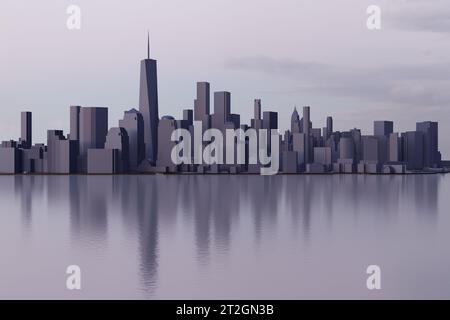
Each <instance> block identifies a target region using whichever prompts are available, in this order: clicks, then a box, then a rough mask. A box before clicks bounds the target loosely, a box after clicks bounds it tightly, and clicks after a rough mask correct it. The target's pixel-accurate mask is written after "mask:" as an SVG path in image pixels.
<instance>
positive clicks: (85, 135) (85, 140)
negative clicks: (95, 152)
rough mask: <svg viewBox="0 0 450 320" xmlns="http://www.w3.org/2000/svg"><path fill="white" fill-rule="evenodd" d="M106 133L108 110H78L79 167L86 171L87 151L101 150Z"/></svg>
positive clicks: (90, 108)
mask: <svg viewBox="0 0 450 320" xmlns="http://www.w3.org/2000/svg"><path fill="white" fill-rule="evenodd" d="M107 132H108V108H94V107H88V108H81V109H80V148H79V155H80V167H79V169H80V170H81V171H82V172H86V171H87V153H88V149H101V148H103V147H104V146H105V140H106V134H107Z"/></svg>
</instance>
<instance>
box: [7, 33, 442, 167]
mask: <svg viewBox="0 0 450 320" xmlns="http://www.w3.org/2000/svg"><path fill="white" fill-rule="evenodd" d="M140 64H141V70H140V84H139V111H137V110H135V109H133V108H131V109H130V110H126V111H125V112H124V117H123V119H122V120H119V122H118V125H119V126H118V127H108V108H105V107H81V106H70V133H68V135H67V137H66V136H64V133H63V130H60V129H57V130H48V131H47V144H46V145H45V144H41V143H39V144H35V145H33V144H32V113H31V112H29V111H24V112H22V113H21V136H20V138H19V139H18V141H15V140H9V141H3V142H2V145H1V148H0V173H62V174H64V173H65V174H71V173H88V174H91V173H92V174H115V173H182V172H184V173H258V172H261V173H262V172H263V171H264V170H265V169H264V168H266V167H268V166H270V168H272V167H274V168H275V169H274V171H273V172H272V174H274V173H279V172H281V173H407V172H424V171H427V172H443V171H444V169H443V168H442V164H445V165H447V162H442V163H441V160H442V155H441V153H440V152H439V143H438V123H437V122H433V121H429V120H426V121H421V122H417V123H416V129H415V130H411V131H407V132H398V131H394V123H393V121H389V120H374V129H373V134H372V135H364V134H362V132H361V130H360V129H358V128H357V127H356V126H355V127H354V128H351V129H349V130H348V131H337V130H334V129H333V118H332V116H327V118H326V121H325V123H324V124H325V127H321V126H319V127H314V126H313V123H312V121H311V115H310V107H309V106H304V107H303V112H302V118H300V116H299V113H298V111H297V107H294V110H293V112H292V115H291V126H290V129H287V130H286V131H284V132H283V130H280V128H279V124H278V119H279V117H278V113H277V112H274V111H269V110H267V111H265V110H263V108H262V101H261V99H260V98H256V99H254V106H253V109H254V110H253V113H254V118H253V119H251V122H250V124H245V123H241V118H240V114H237V113H232V103H231V93H230V92H228V91H214V92H213V108H214V110H213V112H211V110H210V109H211V105H210V104H211V103H210V102H211V92H210V84H209V83H208V82H205V81H203V82H197V94H196V98H195V99H194V102H193V107H192V108H188V109H183V118H182V119H179V120H176V119H175V118H174V117H173V116H170V115H165V116H162V117H161V118H160V117H159V106H158V76H157V61H156V60H155V59H151V58H150V36H149V34H147V57H146V58H144V59H143V60H141V62H140ZM261 113H262V117H261ZM196 127H197V128H196ZM214 130H215V131H214ZM229 131H231V132H233V133H234V136H230V137H229V136H228V132H229ZM180 132H181V133H183V132H184V133H185V134H187V135H188V138H186V136H183V135H182V136H181V137H182V138H178V139H174V137H175V136H177V137H178V136H179V135H180ZM248 132H250V134H248ZM251 133H253V134H251ZM191 134H192V135H194V136H195V135H196V134H197V135H198V134H200V135H202V136H203V140H202V141H200V144H197V145H196V141H197V140H196V139H195V138H194V137H192V136H191ZM211 134H213V136H211ZM217 134H220V135H217ZM205 136H206V140H205V138H204V137H205ZM224 136H226V139H224ZM219 137H220V139H221V141H218V138H219ZM180 139H181V140H180ZM186 139H187V140H188V141H186ZM228 139H232V142H230V141H229V140H228ZM262 139H263V140H262ZM217 143H220V144H218V145H217ZM179 145H182V147H181V149H176V148H177V147H179ZM216 145H217V146H216ZM130 146H131V147H130ZM230 146H231V147H230ZM253 147H254V148H253ZM255 148H259V151H258V153H256V150H255ZM261 149H262V150H263V151H261ZM174 150H175V151H176V152H177V155H179V153H180V150H181V151H182V158H183V160H182V161H175V160H174ZM207 152H208V154H207V155H206V158H209V159H213V160H212V161H207V162H205V154H206V153H207ZM199 153H200V154H199ZM239 153H240V157H241V159H238V158H236V155H239ZM228 156H229V157H228ZM202 158H203V159H202ZM229 158H230V159H231V160H229ZM265 158H267V159H266V160H263V159H265ZM200 159H202V160H200ZM225 159H227V160H226V161H225ZM274 163H275V164H274Z"/></svg>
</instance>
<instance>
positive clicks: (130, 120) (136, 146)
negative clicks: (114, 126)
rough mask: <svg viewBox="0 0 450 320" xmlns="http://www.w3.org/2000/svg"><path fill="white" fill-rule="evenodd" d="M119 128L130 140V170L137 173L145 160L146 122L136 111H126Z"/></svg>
mask: <svg viewBox="0 0 450 320" xmlns="http://www.w3.org/2000/svg"><path fill="white" fill-rule="evenodd" d="M119 127H121V128H124V129H125V130H126V131H127V134H128V140H129V168H130V170H131V171H136V170H137V168H138V166H139V164H140V163H141V161H142V160H144V152H145V150H144V120H143V118H142V114H141V113H140V112H139V111H137V110H136V109H131V110H129V111H125V113H124V115H123V120H119Z"/></svg>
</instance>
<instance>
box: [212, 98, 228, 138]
mask: <svg viewBox="0 0 450 320" xmlns="http://www.w3.org/2000/svg"><path fill="white" fill-rule="evenodd" d="M230 113H231V94H230V93H229V92H227V91H220V92H214V117H213V126H214V127H215V128H218V129H221V130H222V129H224V127H225V124H226V123H227V122H228V121H230Z"/></svg>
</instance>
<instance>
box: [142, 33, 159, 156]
mask: <svg viewBox="0 0 450 320" xmlns="http://www.w3.org/2000/svg"><path fill="white" fill-rule="evenodd" d="M147 41H148V42H147V59H144V60H141V78H140V89H139V111H140V112H141V114H142V117H143V119H144V143H145V158H147V159H149V160H150V162H151V163H155V162H156V159H157V153H158V137H157V136H158V122H159V115H158V79H157V67H156V60H153V59H150V39H147Z"/></svg>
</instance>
